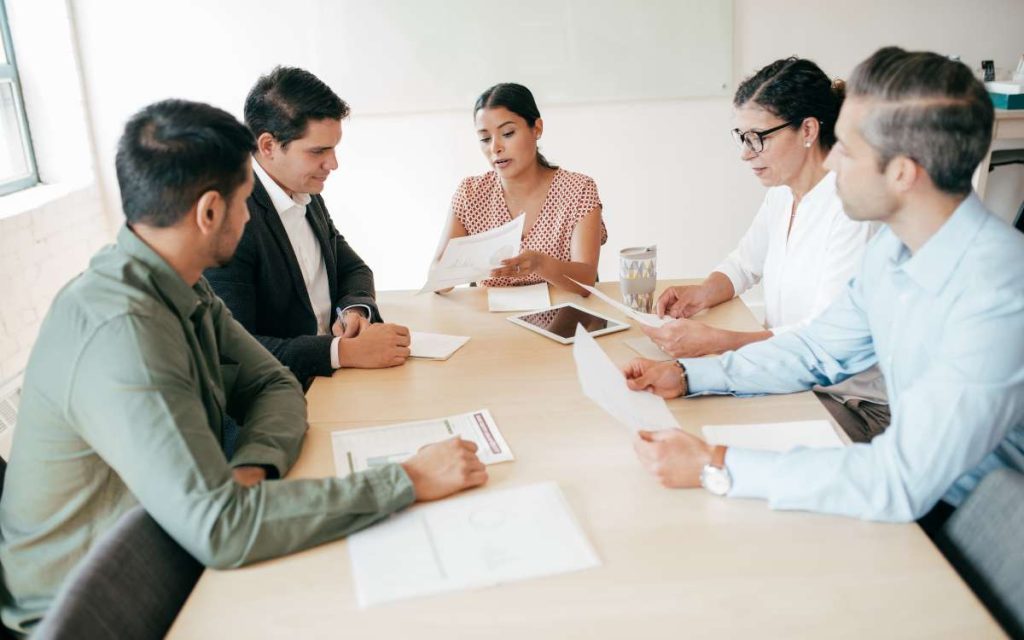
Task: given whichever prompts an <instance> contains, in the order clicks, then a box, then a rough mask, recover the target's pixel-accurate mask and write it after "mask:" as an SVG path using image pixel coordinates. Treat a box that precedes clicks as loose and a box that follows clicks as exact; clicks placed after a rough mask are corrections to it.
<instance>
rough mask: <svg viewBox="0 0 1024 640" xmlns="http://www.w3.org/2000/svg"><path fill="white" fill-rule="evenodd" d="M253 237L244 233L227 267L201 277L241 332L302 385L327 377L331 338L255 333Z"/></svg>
mask: <svg viewBox="0 0 1024 640" xmlns="http://www.w3.org/2000/svg"><path fill="white" fill-rule="evenodd" d="M255 242H256V240H255V238H254V237H253V235H252V234H250V233H249V232H248V230H247V232H246V233H245V234H243V236H242V241H241V242H240V243H239V244H238V249H237V250H236V251H235V255H234V257H233V258H232V259H231V262H229V263H228V264H227V265H225V266H223V267H218V268H215V269H207V270H206V272H205V273H204V274H203V275H204V276H205V278H206V280H207V282H209V284H210V286H211V287H212V288H213V291H214V293H216V294H217V295H218V296H219V297H220V298H221V300H223V301H224V304H225V305H226V306H227V308H228V309H229V310H230V311H231V315H233V316H234V318H235V320H237V321H238V322H239V323H240V324H241V325H242V326H243V327H245V330H246V331H248V332H249V333H251V334H252V335H253V337H254V338H256V340H257V341H258V342H259V343H260V344H261V345H263V347H264V348H265V349H266V350H267V351H269V352H270V353H272V354H273V355H274V357H275V358H277V359H278V360H279V361H280V362H281V363H282V364H283V365H285V366H286V367H288V368H289V369H290V370H291V372H292V373H293V374H294V375H295V377H296V378H298V380H299V382H301V383H303V384H306V382H307V381H308V380H309V379H310V378H312V377H313V376H330V375H332V374H333V373H334V368H333V367H332V366H331V342H332V340H333V336H314V335H305V336H295V337H293V338H278V337H275V336H265V335H260V333H259V332H258V331H257V328H258V327H257V322H256V316H257V313H258V311H257V306H258V305H257V302H256V281H257V278H259V277H261V276H260V271H259V260H258V253H257V251H256V248H255Z"/></svg>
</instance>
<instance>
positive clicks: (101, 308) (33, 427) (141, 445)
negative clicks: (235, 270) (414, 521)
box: [0, 227, 414, 631]
mask: <svg viewBox="0 0 1024 640" xmlns="http://www.w3.org/2000/svg"><path fill="white" fill-rule="evenodd" d="M225 413H227V414H230V415H231V417H233V418H234V419H235V420H236V421H237V422H238V423H239V424H240V425H242V426H241V428H240V433H239V436H238V442H237V448H236V452H235V454H234V456H233V457H232V459H231V460H227V459H226V458H225V455H224V452H223V450H222V448H221V440H222V421H223V418H224V415H225ZM305 418H306V403H305V398H304V397H303V396H302V391H301V388H300V386H299V384H298V382H297V381H296V380H295V378H294V377H292V375H291V374H290V373H289V372H288V370H287V369H286V368H285V367H283V366H282V365H281V364H280V363H278V361H277V360H276V359H275V358H274V357H273V356H271V355H270V353H268V352H267V351H266V350H265V349H264V348H263V347H262V346H260V344H259V343H258V342H256V340H255V339H254V338H252V337H251V336H250V335H249V334H248V333H246V331H245V329H243V328H242V326H241V325H240V324H238V323H237V322H236V321H235V320H234V319H233V318H232V317H231V313H230V312H229V311H228V310H227V309H226V308H225V306H224V304H223V303H222V302H221V300H220V299H219V298H217V297H216V296H215V295H214V294H213V293H212V291H211V290H210V287H209V285H207V283H206V281H205V280H200V281H199V282H198V283H197V284H196V285H195V286H194V287H189V286H188V285H187V284H186V283H185V282H184V281H183V280H182V279H181V277H180V276H179V275H178V274H177V273H176V272H175V271H174V270H173V269H172V268H171V267H170V265H168V264H167V263H166V262H165V261H164V260H163V259H162V258H160V256H159V255H157V254H156V253H155V252H154V251H153V250H152V249H150V248H149V247H148V246H147V245H146V244H145V243H144V242H142V241H141V240H140V239H139V238H138V237H137V236H136V235H135V234H134V233H133V232H132V231H131V230H130V229H129V228H128V227H125V228H123V229H122V230H121V231H120V233H119V234H118V238H117V244H116V245H113V246H110V247H107V248H105V249H103V250H101V251H100V252H99V253H98V254H97V255H96V256H95V257H94V258H93V260H92V262H91V263H90V265H89V268H88V269H87V270H86V271H85V272H84V273H83V274H82V275H80V276H78V277H77V278H75V279H74V280H73V281H71V282H70V283H69V284H68V285H67V286H65V287H64V289H63V290H62V291H61V292H60V293H59V294H58V296H57V298H56V300H55V301H54V303H53V306H52V307H51V309H50V311H49V313H48V314H47V317H46V319H45V320H44V322H43V325H42V328H41V330H40V333H39V337H38V339H37V341H36V344H35V347H34V348H33V350H32V356H31V358H30V359H29V363H28V367H27V369H26V372H25V380H24V386H23V391H22V399H21V406H20V410H19V414H18V424H17V428H16V430H15V433H14V442H13V445H12V453H11V460H10V462H9V465H8V468H7V475H6V480H5V486H4V492H3V497H2V500H0V563H2V566H3V581H4V586H5V587H6V591H7V593H6V594H5V598H4V600H5V601H4V603H3V609H2V618H3V622H4V624H6V625H7V626H9V627H11V628H13V629H16V630H21V631H26V630H29V629H31V627H32V626H33V625H34V623H35V622H37V621H38V620H39V618H41V616H42V615H43V614H44V613H45V611H46V608H47V606H49V604H50V602H51V601H52V600H53V598H54V596H55V595H56V593H57V591H58V589H59V588H60V586H61V583H62V581H63V580H64V579H65V578H66V577H67V575H68V574H69V573H70V572H71V570H72V569H73V568H74V567H75V565H76V564H77V563H78V562H79V561H80V560H81V559H82V557H83V556H84V555H85V554H86V553H87V552H88V550H89V548H90V547H91V546H92V545H93V543H94V542H95V541H96V540H97V539H98V538H99V537H100V536H102V535H103V533H104V532H105V531H106V530H107V529H109V528H110V527H111V526H112V525H113V524H114V523H115V522H116V521H117V519H118V518H119V517H120V516H121V515H122V514H124V513H125V512H126V511H128V510H129V509H130V508H132V507H133V506H134V505H136V504H138V503H141V504H142V505H143V506H144V507H145V509H146V510H147V511H148V512H149V514H150V515H151V516H152V517H153V518H154V519H155V520H156V521H157V522H158V523H159V524H160V525H161V526H162V527H163V528H164V530H166V531H167V533H168V534H170V535H171V536H172V537H173V538H174V539H175V540H176V541H177V542H178V543H179V544H181V545H182V546H183V547H184V548H185V549H186V550H188V551H189V553H191V554H192V555H193V556H195V557H196V558H197V559H198V560H199V561H200V562H202V563H203V564H204V565H206V566H209V567H215V568H227V567H238V566H241V565H244V564H247V563H251V562H257V561H260V560H265V559H268V558H273V557H276V556H281V555H285V554H288V553H292V552H294V551H299V550H301V549H305V548H308V547H312V546H314V545H317V544H320V543H323V542H327V541H329V540H334V539H336V538H340V537H342V536H345V535H346V534H348V533H350V532H352V531H355V530H357V529H360V528H362V527H365V526H367V525H369V524H371V523H373V522H375V521H377V520H379V519H381V518H383V517H385V516H386V515H388V514H390V513H392V512H393V511H396V510H398V509H400V508H402V507H404V506H406V505H408V504H410V503H411V502H412V501H413V498H414V495H413V489H412V484H411V482H410V481H409V478H408V476H406V474H405V472H404V471H403V470H402V468H401V467H400V466H398V465H388V466H386V467H381V468H378V469H374V470H372V471H368V472H365V473H362V474H356V475H353V476H349V477H348V478H345V479H339V478H323V479H317V480H269V481H265V482H262V483H260V484H258V485H256V486H254V487H248V488H246V487H242V486H241V485H239V484H237V483H235V482H234V481H233V480H232V473H231V471H232V468H233V467H236V466H241V465H263V466H265V467H269V468H270V469H271V472H270V474H269V475H270V476H271V477H273V476H274V473H273V471H274V470H276V475H277V476H278V477H283V476H284V475H285V474H286V473H287V471H288V469H289V468H290V467H291V465H292V464H293V463H294V462H295V459H296V457H297V456H298V455H299V450H300V447H301V444H302V439H303V436H304V434H305V431H306V420H305Z"/></svg>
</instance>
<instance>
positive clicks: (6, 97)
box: [0, 0, 39, 195]
mask: <svg viewBox="0 0 1024 640" xmlns="http://www.w3.org/2000/svg"><path fill="white" fill-rule="evenodd" d="M0 40H2V41H3V46H0V195H3V194H5V193H11V192H12V191H17V190H19V189H25V188H27V187H31V186H33V185H34V184H36V183H37V182H39V176H38V174H37V173H36V160H35V157H34V156H33V155H32V140H31V138H29V134H28V121H26V120H25V105H24V104H22V101H21V84H20V83H19V82H18V69H17V67H16V65H15V62H14V47H12V46H11V31H10V29H9V28H8V26H7V10H6V9H5V8H4V3H3V0H0Z"/></svg>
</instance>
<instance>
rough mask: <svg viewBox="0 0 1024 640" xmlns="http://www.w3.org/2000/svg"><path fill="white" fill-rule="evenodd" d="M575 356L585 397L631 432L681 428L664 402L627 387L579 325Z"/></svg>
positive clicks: (614, 368) (612, 365)
mask: <svg viewBox="0 0 1024 640" xmlns="http://www.w3.org/2000/svg"><path fill="white" fill-rule="evenodd" d="M572 356H573V358H574V359H575V360H576V373H577V375H578V376H579V379H580V386H581V387H583V395H585V396H587V397H588V398H590V399H591V400H593V401H594V402H596V403H597V405H598V406H599V407H601V408H602V409H604V410H605V411H606V412H608V413H609V414H610V415H611V416H612V417H613V418H615V419H616V420H618V421H619V422H620V423H622V424H623V425H625V426H626V427H628V428H629V429H630V430H631V431H634V432H635V431H638V430H640V429H645V430H652V431H655V430H658V429H678V428H679V423H678V422H676V419H675V417H674V416H673V415H672V412H670V411H669V410H668V406H666V405H665V400H664V399H663V398H661V397H660V396H656V395H654V394H653V393H650V392H649V391H633V390H632V389H630V388H629V387H628V386H627V385H626V378H625V376H623V375H622V372H621V371H619V368H618V367H616V366H615V363H613V362H612V361H611V359H609V358H608V356H607V354H605V352H604V351H602V350H601V347H599V346H598V345H597V341H595V340H594V338H593V336H591V335H590V334H589V333H587V332H586V331H585V330H584V329H583V326H582V325H576V342H575V343H573V345H572Z"/></svg>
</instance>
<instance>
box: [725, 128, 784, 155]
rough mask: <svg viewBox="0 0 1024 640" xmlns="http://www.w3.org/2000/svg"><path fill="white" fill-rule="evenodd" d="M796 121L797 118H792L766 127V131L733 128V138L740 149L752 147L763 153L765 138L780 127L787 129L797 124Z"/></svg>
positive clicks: (753, 149)
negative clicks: (774, 125) (769, 127)
mask: <svg viewBox="0 0 1024 640" xmlns="http://www.w3.org/2000/svg"><path fill="white" fill-rule="evenodd" d="M796 122H797V121H796V120H790V121H789V122H783V123H782V124H780V125H779V126H777V127H772V128H771V129H765V130H764V131H754V130H750V131H740V130H739V129H733V130H732V139H733V140H734V141H735V142H736V146H738V147H739V148H740V149H743V148H744V147H746V148H747V149H750V150H751V151H753V152H754V153H761V152H762V151H764V139H765V138H767V137H768V136H770V135H771V134H773V133H775V132H776V131H779V130H780V129H785V128H786V127H789V126H792V125H794V124H796Z"/></svg>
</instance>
